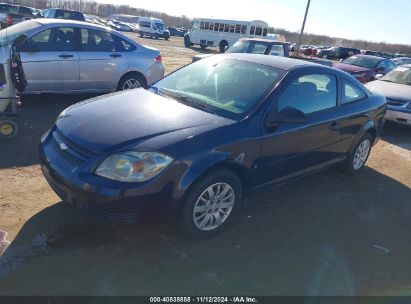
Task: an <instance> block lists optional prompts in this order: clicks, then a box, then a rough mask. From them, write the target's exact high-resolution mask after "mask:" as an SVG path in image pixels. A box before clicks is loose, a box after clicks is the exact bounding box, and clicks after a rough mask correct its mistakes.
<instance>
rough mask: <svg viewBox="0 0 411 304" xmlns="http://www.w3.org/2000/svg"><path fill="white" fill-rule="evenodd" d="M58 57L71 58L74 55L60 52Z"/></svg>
mask: <svg viewBox="0 0 411 304" xmlns="http://www.w3.org/2000/svg"><path fill="white" fill-rule="evenodd" d="M59 57H60V58H64V59H67V58H73V57H74V56H73V55H69V54H61V55H60V56H59Z"/></svg>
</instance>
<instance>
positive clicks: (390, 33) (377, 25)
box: [97, 0, 411, 45]
mask: <svg viewBox="0 0 411 304" xmlns="http://www.w3.org/2000/svg"><path fill="white" fill-rule="evenodd" d="M97 1H98V2H101V3H111V4H128V5H130V6H134V7H139V8H143V9H147V10H153V11H160V12H165V13H167V14H169V15H176V16H181V15H186V16H188V17H191V18H194V17H214V18H222V19H237V20H256V19H258V20H264V21H266V22H268V24H269V25H270V26H273V27H276V28H284V29H287V30H290V31H299V30H300V28H301V24H302V20H303V17H304V12H305V8H306V5H307V1H306V0H251V1H239V0H206V1H202V0H174V1H171V0H146V1H136V0H134V1H133V0H121V1H119V0H97ZM306 32H308V33H312V34H320V35H328V36H332V37H339V38H347V39H362V40H368V41H374V42H387V43H402V44H409V45H411V1H410V0H390V1H387V0H344V1H341V0H311V6H310V10H309V13H308V18H307V23H306Z"/></svg>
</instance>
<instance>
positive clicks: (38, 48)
mask: <svg viewBox="0 0 411 304" xmlns="http://www.w3.org/2000/svg"><path fill="white" fill-rule="evenodd" d="M19 51H20V56H21V61H22V64H23V69H24V73H25V75H26V78H27V88H26V92H58V93H64V92H69V91H77V90H79V89H80V82H79V68H78V53H77V51H76V50H75V43H74V29H73V28H71V27H55V28H49V29H46V30H44V31H41V32H40V33H37V34H35V35H33V36H32V37H30V38H28V39H27V40H26V41H25V43H24V44H23V45H22V46H21V47H20V48H19Z"/></svg>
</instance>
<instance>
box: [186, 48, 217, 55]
mask: <svg viewBox="0 0 411 304" xmlns="http://www.w3.org/2000/svg"><path fill="white" fill-rule="evenodd" d="M190 49H192V50H193V51H196V52H198V53H201V54H219V52H218V51H217V50H215V49H207V48H206V49H202V48H201V47H199V46H191V47H190Z"/></svg>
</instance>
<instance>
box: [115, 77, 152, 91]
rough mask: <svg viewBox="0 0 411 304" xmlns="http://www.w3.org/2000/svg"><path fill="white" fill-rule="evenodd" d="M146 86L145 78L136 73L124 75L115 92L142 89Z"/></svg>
mask: <svg viewBox="0 0 411 304" xmlns="http://www.w3.org/2000/svg"><path fill="white" fill-rule="evenodd" d="M133 84H134V86H133ZM146 85H147V81H146V80H145V78H144V77H143V76H142V75H140V74H137V73H129V74H126V75H124V76H123V77H122V78H121V79H120V81H119V82H118V85H117V91H125V90H131V89H137V88H144V87H145V86H146Z"/></svg>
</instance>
